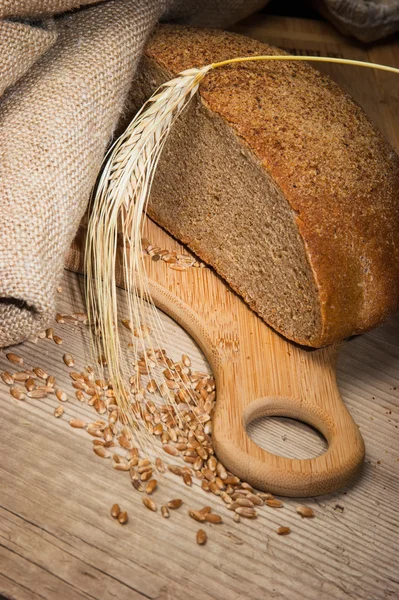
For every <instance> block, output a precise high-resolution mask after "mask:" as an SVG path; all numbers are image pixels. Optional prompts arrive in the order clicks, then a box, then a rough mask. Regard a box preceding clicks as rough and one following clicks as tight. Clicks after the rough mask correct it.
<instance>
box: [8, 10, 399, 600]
mask: <svg viewBox="0 0 399 600" xmlns="http://www.w3.org/2000/svg"><path fill="white" fill-rule="evenodd" d="M241 31H243V32H245V33H247V34H251V35H254V37H260V36H264V37H262V39H268V40H270V41H271V42H272V43H274V44H280V45H281V46H283V47H286V48H289V47H291V48H294V49H296V50H297V51H305V50H309V49H312V48H313V49H314V50H315V51H316V50H317V51H319V52H321V53H325V52H326V51H330V52H334V53H336V54H338V53H341V54H342V55H344V56H346V57H354V56H355V57H357V56H358V55H357V54H355V52H359V53H361V55H362V57H364V56H365V55H367V56H369V57H372V58H374V59H375V60H384V61H385V62H390V63H391V64H396V65H399V53H398V49H397V44H396V42H395V43H391V44H386V45H384V44H382V45H380V46H377V47H376V48H374V49H367V48H364V47H361V46H360V45H359V46H358V45H356V44H352V43H348V42H347V41H346V40H343V38H342V37H341V36H339V35H338V34H336V33H335V32H334V31H333V30H332V29H331V28H329V27H328V26H326V25H322V24H319V23H314V22H312V21H300V20H289V21H288V20H285V19H273V18H270V17H269V18H268V19H267V20H263V19H262V18H260V17H256V19H253V20H252V21H249V22H247V23H245V24H244V25H242V26H241ZM382 57H385V58H382ZM340 73H341V71H340ZM334 75H335V73H334ZM338 76H340V75H339V74H338ZM345 77H347V82H346V84H345V85H347V86H348V88H349V89H350V91H351V92H352V94H353V95H354V96H356V95H357V94H358V96H357V97H358V99H359V101H360V102H361V98H360V95H361V96H362V97H363V98H364V99H365V102H363V105H364V107H365V108H366V110H368V108H369V109H370V111H369V114H370V116H371V117H372V118H374V119H375V121H376V122H377V124H378V125H379V126H380V128H381V129H382V130H384V132H385V133H386V135H387V137H389V139H390V140H391V142H392V143H394V144H395V143H396V148H397V149H398V144H397V142H398V120H397V119H398V113H397V106H398V105H397V99H398V91H397V87H395V86H396V83H395V82H396V80H391V79H390V80H389V82H387V81H386V80H385V76H384V77H383V79H381V80H380V79H378V78H373V79H372V80H368V79H367V78H365V77H364V73H362V74H361V76H358V77H356V76H355V75H354V73H352V72H351V75H350V76H346V75H345ZM336 78H337V79H338V78H339V77H336ZM340 83H344V82H342V81H340ZM395 102H396V104H395ZM62 287H63V292H62V293H61V294H60V295H59V303H58V304H59V310H60V311H62V312H65V313H71V312H74V311H77V310H80V309H82V307H83V305H82V278H81V277H80V276H78V275H74V274H71V273H66V274H65V278H64V282H63V284H62ZM121 294H123V292H121ZM162 319H163V320H164V322H165V324H166V327H167V330H168V332H169V337H170V339H171V340H172V342H171V347H170V348H168V350H169V352H170V353H171V355H172V357H173V358H178V357H179V356H180V355H181V353H182V352H185V353H187V354H189V355H190V356H191V357H192V358H193V363H194V367H195V368H197V369H204V368H206V363H205V360H204V357H203V356H202V354H201V352H200V351H199V349H198V348H197V347H196V346H195V344H194V343H193V341H192V340H191V339H190V338H189V336H188V335H187V334H186V333H185V332H184V331H183V330H182V329H181V328H180V327H179V326H177V325H176V324H175V323H173V322H171V320H170V319H168V318H167V317H165V316H164V315H162ZM54 327H55V330H56V332H57V333H58V334H59V335H60V336H61V337H62V338H63V344H62V346H56V345H55V344H54V343H52V342H50V341H49V340H40V341H39V342H38V343H37V344H34V343H32V342H27V343H25V344H23V345H22V346H20V347H18V350H17V351H18V353H19V354H21V355H22V356H24V359H25V361H26V364H27V365H29V366H42V367H44V368H46V369H47V370H48V372H49V373H52V374H54V375H55V376H56V377H57V380H59V382H60V384H61V385H62V386H63V387H64V388H65V390H66V391H67V392H68V395H69V397H70V399H71V398H72V394H73V391H74V390H73V388H72V387H71V380H70V378H69V376H68V369H66V368H65V365H64V364H63V362H62V354H63V353H64V352H65V351H70V352H72V353H73V354H74V356H75V358H76V362H77V365H78V366H79V368H83V366H84V365H85V364H87V363H88V361H89V358H88V348H87V339H86V334H85V330H84V328H83V327H75V326H71V325H58V324H55V325H54ZM398 365H399V318H395V319H393V320H392V321H391V322H389V323H387V324H386V325H384V326H383V327H381V328H379V329H377V330H375V331H373V332H370V333H369V334H367V335H364V336H359V337H356V338H353V339H352V340H350V341H349V342H348V343H346V345H345V347H344V348H343V349H342V350H341V353H340V358H339V361H338V370H337V372H338V387H339V389H340V392H341V394H342V396H343V398H344V400H345V403H346V406H347V407H348V409H349V411H350V413H351V415H352V417H353V418H354V420H355V422H356V423H357V425H358V426H359V429H360V432H361V434H362V435H363V438H364V440H365V443H366V461H365V464H364V467H363V470H362V472H361V474H360V476H359V477H358V479H357V480H356V482H355V483H354V484H353V485H351V486H350V488H347V489H345V490H344V491H341V492H338V493H335V494H330V495H326V496H322V497H319V498H316V499H314V500H306V504H308V505H309V506H312V507H313V508H314V509H315V511H316V517H315V518H314V519H309V520H306V519H301V518H300V517H299V515H298V514H297V513H296V512H295V507H296V506H297V505H298V503H300V502H301V503H302V500H294V499H288V500H285V501H284V508H281V509H272V508H269V507H265V508H264V509H262V510H261V511H260V513H259V517H258V519H257V520H256V521H248V522H246V521H244V520H242V522H241V523H239V524H236V523H233V521H232V518H231V513H230V512H229V511H227V510H226V509H225V508H224V507H223V506H221V503H220V501H218V499H217V498H216V497H215V498H213V497H209V495H207V494H205V492H202V491H201V490H200V489H199V487H198V485H195V486H193V488H192V489H190V488H188V487H184V486H183V485H182V484H181V483H180V481H179V480H178V478H177V477H176V476H173V475H168V476H167V477H165V481H163V482H162V486H160V489H159V491H157V492H156V494H159V496H158V497H157V498H156V500H157V502H159V503H161V502H163V501H165V500H167V499H170V498H173V497H181V498H182V499H183V500H184V506H185V508H186V509H187V508H188V507H189V506H190V507H194V508H199V507H200V506H203V505H204V504H209V505H212V506H213V508H214V510H215V511H217V512H219V513H220V514H222V516H223V519H224V521H225V524H224V525H222V526H219V525H213V526H212V525H209V526H208V527H207V532H208V536H209V540H208V544H207V545H206V546H204V547H199V546H197V544H196V543H195V532H196V531H197V529H198V524H197V523H195V521H193V520H192V519H189V518H188V517H187V514H186V510H182V509H180V511H177V512H176V513H175V514H173V515H172V517H171V518H170V519H169V520H166V519H162V518H161V516H160V515H159V513H151V512H150V511H147V510H146V509H145V508H144V507H143V505H142V503H141V498H140V494H139V493H136V492H135V491H134V490H133V489H132V486H131V485H130V482H129V480H128V477H126V474H124V473H119V472H116V471H114V470H113V469H112V468H111V467H110V465H109V463H108V461H105V460H103V459H101V458H99V457H97V456H95V455H94V454H93V452H92V449H91V440H90V439H88V436H87V434H85V433H84V432H81V431H78V430H73V429H72V428H71V427H69V425H68V423H67V421H68V418H70V417H73V416H82V417H85V418H87V419H89V418H91V417H92V409H90V408H89V407H88V406H86V405H82V404H81V403H79V402H77V401H74V400H70V402H68V403H66V411H65V412H66V415H65V417H64V418H62V419H61V420H60V419H55V418H54V416H53V411H54V408H55V407H56V404H57V402H56V401H54V400H52V399H45V400H41V401H39V400H36V401H33V400H27V401H25V402H23V403H22V402H17V401H16V400H14V399H12V398H11V396H10V395H9V392H8V389H7V388H6V386H5V385H3V384H0V433H1V435H0V595H1V594H3V597H5V598H15V599H16V600H20V599H25V598H26V599H30V598H48V599H51V600H52V599H58V598H60V599H64V598H65V599H75V598H76V599H77V598H98V599H101V600H102V599H111V598H112V599H113V600H114V599H115V598H118V599H119V598H120V599H124V598H126V599H127V598H129V599H135V598H154V599H155V598H156V599H159V600H166V599H173V600H174V599H176V600H179V599H186V598H188V597H190V598H193V599H197V598H198V599H205V600H207V599H210V598H213V599H217V600H219V599H220V600H222V599H227V600H230V599H232V600H237V599H238V598H249V599H251V600H252V599H253V600H260V599H262V600H263V599H266V598H286V599H292V598H295V599H299V600H301V599H302V598H303V599H315V600H316V599H317V600H318V599H330V598H331V599H341V598H352V599H356V600H378V599H388V598H398V597H399V578H398V573H397V555H398V548H399V517H398V501H397V498H398V495H399V441H398V425H399V391H398V390H399V369H398ZM0 368H1V370H3V369H4V368H7V369H10V363H9V362H8V361H7V360H6V358H5V356H4V353H3V354H1V355H0ZM249 432H250V435H251V437H252V438H253V439H254V441H255V442H256V443H258V444H259V445H261V446H262V447H265V448H267V450H269V451H272V452H276V453H280V454H282V455H284V456H291V457H309V456H314V455H316V454H320V452H322V451H323V450H324V445H323V444H324V443H323V440H322V439H321V438H320V437H319V436H317V434H316V433H314V432H312V433H310V434H309V433H308V432H307V430H306V431H305V428H304V426H301V425H299V426H295V427H294V426H293V423H291V422H290V421H287V420H282V419H266V420H264V422H262V423H258V422H256V423H253V424H252V425H251V427H250V428H249ZM154 498H155V496H154ZM114 502H119V504H120V505H121V506H123V507H125V508H126V509H127V510H128V512H129V516H130V521H129V523H128V524H127V525H126V526H124V527H122V526H120V525H119V524H118V523H116V522H115V521H114V520H113V519H112V518H111V517H110V516H109V509H110V507H111V505H112V504H113V503H114ZM280 525H288V526H290V527H291V529H292V533H291V534H290V535H288V536H285V537H280V536H277V535H276V529H277V527H278V526H280Z"/></svg>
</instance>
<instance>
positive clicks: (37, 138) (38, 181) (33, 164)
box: [0, 0, 266, 347]
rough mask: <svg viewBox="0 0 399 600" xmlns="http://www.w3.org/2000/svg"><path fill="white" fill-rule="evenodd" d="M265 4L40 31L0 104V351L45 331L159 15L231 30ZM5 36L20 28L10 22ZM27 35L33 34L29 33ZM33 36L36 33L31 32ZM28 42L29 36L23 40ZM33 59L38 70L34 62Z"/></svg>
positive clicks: (112, 17)
mask: <svg viewBox="0 0 399 600" xmlns="http://www.w3.org/2000/svg"><path fill="white" fill-rule="evenodd" d="M85 3H86V4H89V3H91V0H86V2H84V0H83V1H82V0H81V1H78V0H0V15H3V16H26V15H31V16H32V15H33V16H37V14H41V13H42V12H43V11H44V10H45V11H46V14H52V13H54V12H57V11H59V10H64V9H69V8H72V7H76V6H78V5H82V4H85ZM263 4H266V0H110V1H109V2H104V3H100V4H98V5H97V6H94V7H89V8H83V9H81V10H79V11H76V12H74V13H72V14H71V15H68V16H64V17H61V18H57V19H55V31H56V33H54V34H51V35H54V36H55V35H57V36H58V37H57V40H56V41H55V43H54V44H53V46H52V47H51V48H50V49H49V50H48V51H47V52H45V53H44V54H43V55H42V57H41V58H40V60H38V61H37V62H35V63H34V64H33V66H31V68H29V70H28V71H27V72H25V71H26V69H28V67H29V66H30V64H31V63H32V61H33V60H34V58H35V57H36V58H37V56H39V55H40V52H43V51H44V50H45V49H46V48H45V45H46V39H47V45H48V46H50V45H51V43H52V42H53V41H54V39H53V38H51V39H50V38H46V36H45V35H44V37H43V38H40V36H43V31H44V30H39V31H38V32H36V34H37V39H39V38H40V39H42V45H40V43H39V42H37V44H36V46H35V45H34V44H33V43H32V45H31V44H29V48H31V51H30V54H29V53H28V55H27V57H26V59H25V60H23V61H21V66H20V70H19V71H18V69H15V68H14V66H13V65H14V64H15V61H14V59H12V58H11V55H9V58H8V59H7V60H8V61H9V65H10V68H9V72H8V74H7V75H5V79H4V81H6V82H7V85H10V83H13V82H14V81H15V79H16V78H17V77H19V76H21V75H22V73H25V75H24V76H23V77H22V78H21V79H19V80H18V82H17V83H16V84H15V85H14V86H13V87H10V88H8V90H7V91H6V92H5V94H4V96H3V97H2V99H1V102H0V231H1V234H2V235H1V237H0V347H3V346H6V345H9V344H13V343H17V342H20V341H22V340H24V339H25V338H26V337H28V336H29V335H31V334H35V333H37V332H38V331H40V330H43V329H44V328H45V327H46V326H47V325H48V323H49V321H50V320H51V318H52V317H53V315H54V311H55V295H56V287H57V284H58V281H59V279H60V276H61V272H62V268H63V262H64V256H65V253H66V251H67V250H68V248H69V246H70V243H71V241H72V239H73V236H74V233H75V231H76V229H77V227H78V224H79V221H80V219H81V217H82V215H83V213H84V211H85V208H86V206H87V202H88V199H89V196H90V190H91V188H92V186H93V184H94V182H95V179H96V176H97V173H98V171H99V168H100V165H101V161H102V157H103V154H104V151H105V149H106V145H107V143H108V141H109V139H110V137H111V135H112V132H113V131H114V129H115V126H116V124H117V121H118V117H119V116H120V114H121V112H122V109H123V106H124V100H125V97H126V94H127V91H128V88H129V84H130V82H131V80H132V77H133V75H134V70H135V67H136V64H137V60H138V57H139V55H140V52H141V50H142V47H143V44H144V42H145V39H146V37H147V35H148V34H149V32H150V30H151V28H152V27H153V26H154V25H155V23H156V22H157V20H158V19H159V18H161V17H163V18H164V19H165V18H168V19H172V18H173V19H178V20H182V21H183V20H184V21H186V22H187V21H188V22H190V23H193V24H195V23H196V24H202V25H203V24H205V23H208V22H209V23H212V24H213V25H220V26H221V25H223V24H230V23H232V22H233V21H234V20H236V19H239V18H241V17H243V16H245V15H246V14H248V13H249V12H250V11H251V10H253V9H255V8H258V7H259V6H260V5H263ZM3 27H4V30H6V29H7V30H9V31H11V30H12V27H11V28H10V23H9V22H4V23H3ZM25 27H27V29H28V30H30V29H32V28H30V27H28V26H25ZM31 33H32V32H31ZM21 39H22V38H21ZM29 61H30V63H29Z"/></svg>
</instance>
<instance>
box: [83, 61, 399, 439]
mask: <svg viewBox="0 0 399 600" xmlns="http://www.w3.org/2000/svg"><path fill="white" fill-rule="evenodd" d="M271 60H273V61H275V60H277V61H287V60H288V61H314V62H329V63H337V64H344V65H355V66H358V67H367V68H374V69H379V70H383V71H388V72H393V73H399V69H396V68H395V67H389V66H385V65H379V64H371V63H367V62H362V61H356V60H348V59H339V58H325V57H313V56H289V55H262V56H248V57H239V58H233V59H229V60H224V61H220V62H216V63H212V64H210V65H207V66H205V67H202V68H199V69H189V70H186V71H183V72H182V73H180V74H179V75H178V76H177V77H176V78H174V79H172V80H171V81H168V82H166V83H164V84H163V85H162V86H161V87H160V88H159V89H158V90H157V91H156V92H155V93H154V94H153V96H151V98H150V99H149V100H148V101H147V102H146V103H145V104H144V106H143V107H142V109H141V110H140V112H139V113H138V114H137V115H136V116H135V118H134V119H133V120H132V122H131V123H130V125H129V126H128V128H127V129H126V131H125V132H124V133H123V134H122V135H121V137H120V138H119V139H117V140H116V142H115V143H114V144H113V146H112V147H111V148H110V150H109V151H108V153H107V155H106V157H105V160H104V164H103V168H102V172H101V175H100V178H99V181H98V184H97V187H96V189H95V192H94V194H93V198H92V208H91V216H90V220H89V226H88V232H87V240H86V252H85V268H86V303H87V311H88V315H89V322H90V325H91V331H92V347H93V350H94V357H95V358H97V357H98V356H102V355H104V356H105V362H106V364H107V368H108V374H109V378H110V380H111V382H112V386H113V389H114V390H115V394H116V399H117V402H118V405H119V408H120V411H121V412H122V413H123V415H124V417H125V421H127V422H128V423H129V424H130V425H131V426H132V427H134V428H136V429H137V430H138V432H139V433H140V432H141V433H142V436H141V440H140V441H141V443H144V438H145V435H146V432H144V433H143V432H142V431H141V430H140V429H139V428H138V423H137V421H138V420H139V415H137V414H136V415H135V414H134V413H133V411H132V409H131V400H132V396H133V398H134V397H137V393H138V391H139V388H140V375H139V371H138V369H137V368H136V381H135V382H134V383H135V386H134V387H133V394H132V392H131V390H130V391H129V383H128V381H127V375H126V373H128V365H127V364H126V361H127V358H126V353H125V352H124V351H123V349H122V347H121V341H120V336H119V334H118V327H119V314H118V303H117V293H116V282H115V268H116V260H117V252H118V225H119V227H121V228H122V234H123V235H122V239H123V269H124V280H125V288H126V290H127V299H128V312H129V320H130V323H131V328H132V329H134V330H136V332H138V333H139V336H138V337H133V336H132V342H133V344H132V345H133V347H134V354H135V359H136V363H137V357H138V355H139V352H140V351H141V353H142V354H143V357H144V360H145V362H146V366H147V370H148V372H149V373H150V374H151V375H152V376H155V371H156V367H157V364H156V360H153V361H150V360H149V359H148V355H147V352H146V348H147V349H148V347H146V342H145V339H144V334H143V330H142V325H143V323H144V322H145V320H146V312H147V313H148V309H147V311H146V306H149V307H150V308H149V317H148V320H149V323H150V325H151V328H152V331H153V335H154V338H155V342H156V345H157V346H158V347H159V348H161V347H162V345H161V341H162V342H164V341H165V336H164V329H163V326H162V322H161V320H160V318H159V315H158V312H157V311H156V308H155V306H154V304H153V302H152V299H151V294H150V292H149V285H148V279H147V275H146V271H145V266H144V261H143V254H142V247H141V237H142V227H143V218H144V215H145V212H146V208H147V203H148V199H149V195H150V191H151V185H152V181H153V178H154V175H155V171H156V167H157V164H158V160H159V157H160V153H161V151H162V148H163V145H164V143H165V142H166V139H167V137H168V134H169V132H170V130H171V128H172V126H173V123H174V121H175V120H176V119H177V118H178V117H179V115H180V114H181V113H182V111H183V110H184V108H185V107H186V106H187V104H188V102H189V101H190V99H191V98H192V97H193V95H194V94H195V92H196V91H197V89H198V87H199V85H200V83H201V81H202V80H203V78H204V77H205V75H206V74H207V73H208V72H209V71H211V70H213V69H216V68H220V67H224V66H227V65H231V64H234V63H240V62H241V63H242V62H249V61H271ZM150 351H151V356H152V357H156V352H155V349H154V347H153V346H152V345H151V346H150ZM102 368H103V367H102V364H101V365H100V369H102ZM102 375H103V374H102ZM164 398H165V400H166V402H169V401H170V398H169V395H168V394H165V395H164Z"/></svg>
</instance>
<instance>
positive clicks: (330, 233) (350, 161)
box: [130, 26, 399, 347]
mask: <svg viewBox="0 0 399 600" xmlns="http://www.w3.org/2000/svg"><path fill="white" fill-rule="evenodd" d="M276 53H279V54H281V51H280V50H278V49H276V48H273V47H271V46H268V45H266V44H263V43H260V42H258V41H255V40H253V39H249V38H246V37H243V36H239V35H236V34H232V33H227V32H222V31H211V30H199V29H193V28H186V27H179V26H160V27H159V28H158V29H157V30H156V31H155V33H154V35H153V36H152V38H151V39H150V41H149V43H148V45H147V48H146V50H145V53H144V56H143V59H142V61H141V65H140V67H139V70H138V74H137V78H136V81H135V84H134V85H133V89H132V92H131V97H130V102H131V103H132V106H133V107H134V108H139V107H140V106H141V105H142V104H143V102H144V101H145V100H146V99H147V98H148V97H149V96H150V94H151V93H152V92H153V91H154V89H155V88H156V87H157V86H158V85H160V84H161V83H162V82H164V81H166V80H168V79H170V78H172V77H173V76H174V75H176V74H177V73H178V72H180V71H182V70H184V69H187V68H190V67H199V66H203V65H206V64H208V63H211V62H215V61H220V60H223V59H227V58H232V57H237V56H248V55H255V54H276ZM345 68H348V67H345ZM149 214H150V216H151V217H152V218H153V219H154V220H155V221H156V222H157V223H159V224H160V225H161V226H163V227H164V228H165V229H167V230H168V231H169V232H170V233H171V234H172V235H173V236H175V237H176V238H178V239H179V240H181V241H182V242H184V243H185V244H187V245H188V246H189V248H191V249H192V250H193V251H194V252H195V253H196V254H197V255H198V256H199V257H201V259H203V260H204V261H205V262H206V263H208V264H210V265H211V266H212V267H214V269H215V270H216V271H217V273H218V274H219V275H220V276H222V277H223V278H224V279H226V280H227V281H228V283H229V284H230V286H231V287H232V288H233V289H234V290H235V291H236V292H237V293H238V294H240V295H241V296H242V297H243V298H244V299H245V301H246V302H247V303H248V304H249V306H250V307H251V308H252V309H253V310H254V311H256V312H257V313H258V314H259V315H260V316H261V317H262V318H263V319H264V320H265V321H266V322H267V323H268V324H269V325H271V326H272V327H273V328H275V329H276V330H277V331H278V332H280V333H282V334H283V335H284V336H286V337H287V338H289V339H291V340H294V341H295V342H298V343H300V344H304V345H308V346H313V347H319V346H323V345H326V344H330V343H332V342H335V341H337V340H341V339H343V338H345V337H348V336H350V335H352V334H356V333H360V332H364V331H367V330H368V329H370V328H372V327H374V326H376V325H378V324H380V323H382V322H383V321H384V320H385V319H386V318H387V317H388V316H389V315H390V314H392V313H393V312H394V311H395V310H396V309H397V307H398V299H399V159H398V157H397V155H396V154H395V153H394V151H393V150H392V148H391V147H390V146H389V145H388V143H387V142H386V141H385V140H384V138H383V137H382V135H381V134H380V133H379V131H378V130H377V129H376V127H375V126H374V125H373V124H372V123H371V122H370V121H369V120H368V118H367V117H366V115H365V114H364V112H363V110H362V109H361V108H360V107H359V106H358V105H357V104H356V103H355V102H354V101H353V100H352V99H351V98H350V97H349V96H348V95H347V94H346V93H345V92H344V91H343V90H342V89H341V88H340V87H339V86H338V85H336V84H335V83H334V82H333V81H332V80H331V79H329V78H328V77H326V76H325V75H322V74H321V73H320V72H318V71H317V70H315V69H313V68H312V67H310V66H309V65H308V64H305V63H298V62H277V61H271V62H252V63H245V64H243V63H241V64H236V65H232V66H229V67H226V68H220V69H217V70H215V71H213V72H211V73H210V74H208V75H207V76H206V78H205V80H204V81H203V83H202V84H201V86H200V90H199V94H197V95H196V97H195V98H194V100H193V101H192V103H191V104H190V106H189V108H188V109H187V110H186V112H185V113H184V114H183V116H182V117H181V118H179V120H178V121H177V122H176V123H175V125H174V126H173V130H172V132H171V134H170V138H169V139H168V141H167V143H166V145H165V147H164V150H163V153H162V156H161V159H160V162H159V166H158V169H157V173H156V176H155V180H154V185H153V189H152V192H151V198H150V205H149Z"/></svg>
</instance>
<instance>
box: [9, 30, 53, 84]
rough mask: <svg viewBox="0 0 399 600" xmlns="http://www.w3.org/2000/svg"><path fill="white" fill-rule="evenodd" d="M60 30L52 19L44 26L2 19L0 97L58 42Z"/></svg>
mask: <svg viewBox="0 0 399 600" xmlns="http://www.w3.org/2000/svg"><path fill="white" fill-rule="evenodd" d="M56 39H57V33H56V31H55V28H54V26H53V24H52V22H51V21H49V22H48V23H47V24H45V25H44V26H42V27H32V26H30V25H27V24H25V23H16V22H12V21H0V56H1V60H0V96H1V95H2V94H3V93H4V91H5V90H6V89H7V88H8V87H9V86H10V85H13V84H14V83H15V82H16V81H18V79H19V78H20V77H22V75H24V74H25V73H26V71H27V70H28V69H29V68H30V67H31V66H32V65H33V63H34V62H36V61H37V60H38V59H39V58H40V56H41V55H42V54H44V52H46V50H48V49H49V48H50V46H52V45H53V44H54V42H55V41H56Z"/></svg>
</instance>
